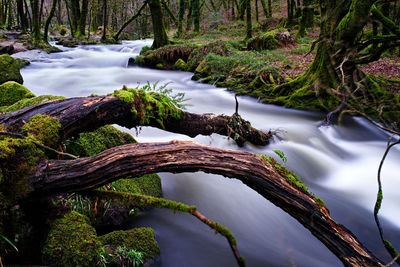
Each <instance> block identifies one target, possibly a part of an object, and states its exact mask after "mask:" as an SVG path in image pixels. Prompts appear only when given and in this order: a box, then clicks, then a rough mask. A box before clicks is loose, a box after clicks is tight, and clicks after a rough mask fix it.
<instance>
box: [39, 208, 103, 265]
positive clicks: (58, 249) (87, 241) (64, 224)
mask: <svg viewBox="0 0 400 267" xmlns="http://www.w3.org/2000/svg"><path fill="white" fill-rule="evenodd" d="M100 244H101V243H100V242H99V240H98V238H97V235H96V230H95V229H94V228H93V227H92V226H90V225H89V219H88V218H87V217H86V216H84V215H82V214H79V213H77V212H74V211H72V212H69V213H67V214H65V215H64V217H63V218H60V219H57V220H55V221H54V223H53V224H52V227H51V229H50V231H49V234H48V235H47V238H46V242H45V244H44V246H43V249H42V258H43V262H44V263H45V264H48V265H51V266H95V265H96V263H97V260H98V258H97V255H98V251H99V248H100Z"/></svg>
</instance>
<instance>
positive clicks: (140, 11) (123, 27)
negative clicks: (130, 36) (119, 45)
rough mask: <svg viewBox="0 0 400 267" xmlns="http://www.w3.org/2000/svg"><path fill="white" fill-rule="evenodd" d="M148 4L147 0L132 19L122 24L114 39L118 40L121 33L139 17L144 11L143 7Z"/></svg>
mask: <svg viewBox="0 0 400 267" xmlns="http://www.w3.org/2000/svg"><path fill="white" fill-rule="evenodd" d="M146 5H147V0H146V1H144V3H143V5H142V6H141V7H140V8H139V10H138V11H137V12H136V14H135V15H133V16H132V17H131V18H130V19H128V20H127V21H126V22H125V23H124V24H123V25H122V26H121V28H120V29H119V30H118V32H117V33H116V34H115V35H114V36H113V38H114V40H118V39H119V35H120V34H121V32H122V31H123V30H124V29H125V28H126V27H127V26H128V25H129V24H130V23H131V22H132V21H134V20H135V19H136V18H137V17H139V16H140V13H142V11H143V9H144V8H145V7H146Z"/></svg>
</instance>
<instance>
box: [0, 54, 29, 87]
mask: <svg viewBox="0 0 400 267" xmlns="http://www.w3.org/2000/svg"><path fill="white" fill-rule="evenodd" d="M20 67H21V66H20V64H19V62H18V61H17V60H16V59H14V58H13V57H11V56H10V55H7V54H4V55H0V84H2V83H5V82H8V81H14V82H17V83H20V84H23V83H24V80H23V79H22V75H21V73H20V72H19V70H20Z"/></svg>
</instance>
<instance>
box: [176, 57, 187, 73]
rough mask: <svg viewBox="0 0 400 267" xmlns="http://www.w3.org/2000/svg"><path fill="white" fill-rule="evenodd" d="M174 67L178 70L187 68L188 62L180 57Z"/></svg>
mask: <svg viewBox="0 0 400 267" xmlns="http://www.w3.org/2000/svg"><path fill="white" fill-rule="evenodd" d="M174 69H176V70H186V69H187V64H186V62H185V61H183V59H178V60H177V61H176V62H175V64H174Z"/></svg>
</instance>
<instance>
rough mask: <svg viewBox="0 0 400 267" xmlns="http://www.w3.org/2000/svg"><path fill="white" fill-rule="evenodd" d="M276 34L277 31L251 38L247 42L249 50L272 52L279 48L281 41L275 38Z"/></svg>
mask: <svg viewBox="0 0 400 267" xmlns="http://www.w3.org/2000/svg"><path fill="white" fill-rule="evenodd" d="M276 33H277V32H276V31H269V32H265V33H261V34H260V35H258V36H255V37H253V38H251V39H250V40H249V41H248V42H247V49H249V50H271V49H275V48H277V47H278V46H279V41H278V40H277V39H276V38H275V35H276Z"/></svg>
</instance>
